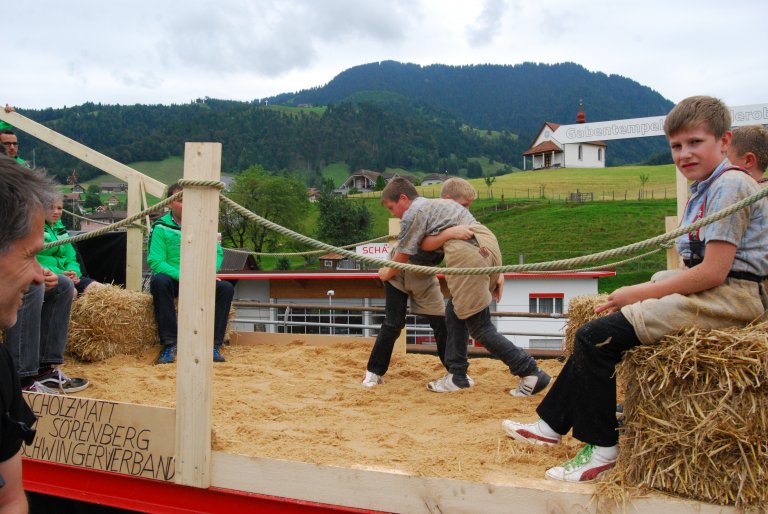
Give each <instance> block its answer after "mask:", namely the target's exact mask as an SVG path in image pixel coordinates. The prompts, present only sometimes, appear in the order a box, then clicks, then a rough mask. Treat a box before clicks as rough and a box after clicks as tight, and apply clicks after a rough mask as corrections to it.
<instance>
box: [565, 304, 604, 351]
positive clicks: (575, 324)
mask: <svg viewBox="0 0 768 514" xmlns="http://www.w3.org/2000/svg"><path fill="white" fill-rule="evenodd" d="M606 298H608V295H604V294H599V295H584V296H574V297H573V298H571V301H569V302H568V322H567V323H566V324H565V348H564V349H563V358H565V359H568V357H570V356H571V354H572V353H573V343H574V339H575V337H576V331H577V330H578V329H579V328H580V327H581V326H582V325H584V324H585V323H587V322H589V321H592V320H593V319H595V318H599V317H601V316H605V314H604V313H601V314H595V307H597V306H598V305H602V304H603V303H605V299H606Z"/></svg>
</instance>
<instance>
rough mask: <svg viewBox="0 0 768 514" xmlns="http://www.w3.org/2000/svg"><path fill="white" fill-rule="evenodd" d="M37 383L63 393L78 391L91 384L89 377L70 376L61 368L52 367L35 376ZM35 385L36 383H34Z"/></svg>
mask: <svg viewBox="0 0 768 514" xmlns="http://www.w3.org/2000/svg"><path fill="white" fill-rule="evenodd" d="M35 384H39V385H40V386H42V387H44V388H46V389H53V390H58V391H60V392H62V393H65V394H67V393H76V392H78V391H82V390H83V389H85V388H86V387H88V386H89V385H90V382H88V379H87V378H69V377H68V376H67V375H66V374H65V373H64V372H63V371H61V368H59V367H56V368H51V369H49V370H48V371H46V372H45V373H43V374H42V375H38V377H37V378H35ZM33 385H34V384H33Z"/></svg>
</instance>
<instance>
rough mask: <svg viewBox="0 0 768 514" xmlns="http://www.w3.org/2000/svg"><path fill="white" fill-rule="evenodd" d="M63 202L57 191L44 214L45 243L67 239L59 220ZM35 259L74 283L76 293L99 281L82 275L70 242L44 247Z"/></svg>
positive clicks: (86, 289)
mask: <svg viewBox="0 0 768 514" xmlns="http://www.w3.org/2000/svg"><path fill="white" fill-rule="evenodd" d="M63 210H64V203H63V201H62V197H61V194H59V193H57V195H56V198H55V199H54V201H53V206H52V207H51V209H50V210H49V211H48V213H47V214H46V216H45V243H46V244H47V243H52V242H54V241H60V240H62V239H68V238H69V233H67V229H66V228H65V227H64V224H63V223H62V222H61V213H62V212H63ZM37 261H38V262H39V263H40V266H42V267H43V268H46V269H49V270H51V271H52V272H54V273H56V274H57V275H64V276H65V277H68V278H69V279H70V280H72V283H74V284H75V290H76V291H77V294H78V295H84V294H85V293H86V292H87V291H88V290H89V289H90V288H91V287H92V286H94V285H99V283H98V282H97V281H95V280H93V279H92V278H90V277H84V276H83V274H82V272H81V271H80V263H79V262H77V253H76V252H75V247H74V246H72V245H71V244H64V245H59V246H54V247H52V248H44V249H43V250H41V251H40V253H38V254H37Z"/></svg>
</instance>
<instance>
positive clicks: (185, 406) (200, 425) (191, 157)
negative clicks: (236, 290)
mask: <svg viewBox="0 0 768 514" xmlns="http://www.w3.org/2000/svg"><path fill="white" fill-rule="evenodd" d="M220 176H221V144H220V143H186V145H185V148H184V178H185V179H196V180H219V177H220ZM218 219H219V191H218V190H216V189H213V188H210V187H186V188H185V189H184V213H183V215H182V224H181V272H180V277H179V279H180V280H179V330H178V340H179V346H178V363H177V366H176V482H177V483H179V484H183V485H189V486H194V487H204V488H205V487H209V486H210V483H211V379H212V374H213V362H212V361H213V356H212V352H213V318H214V314H213V313H214V298H215V294H216V278H215V276H216V231H217V228H218Z"/></svg>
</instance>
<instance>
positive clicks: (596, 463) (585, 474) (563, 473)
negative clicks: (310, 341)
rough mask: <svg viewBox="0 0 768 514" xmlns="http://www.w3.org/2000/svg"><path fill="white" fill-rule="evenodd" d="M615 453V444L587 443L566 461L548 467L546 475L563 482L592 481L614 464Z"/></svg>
mask: <svg viewBox="0 0 768 514" xmlns="http://www.w3.org/2000/svg"><path fill="white" fill-rule="evenodd" d="M617 453H618V451H617V448H616V446H611V447H598V446H595V445H592V444H588V445H586V446H585V447H584V448H582V449H581V451H580V452H579V453H578V454H576V456H575V457H574V458H572V459H571V460H569V461H568V462H565V463H563V464H562V465H561V466H555V467H554V468H550V469H548V470H547V473H546V477H547V478H549V479H550V480H562V481H564V482H594V481H595V480H596V479H597V477H598V476H599V475H600V474H601V473H603V472H604V471H608V470H609V469H611V468H612V467H614V466H615V465H616V454H617ZM604 454H608V455H609V456H608V457H607V456H605V455H604ZM611 455H612V457H610V456H611Z"/></svg>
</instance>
